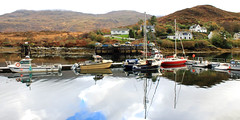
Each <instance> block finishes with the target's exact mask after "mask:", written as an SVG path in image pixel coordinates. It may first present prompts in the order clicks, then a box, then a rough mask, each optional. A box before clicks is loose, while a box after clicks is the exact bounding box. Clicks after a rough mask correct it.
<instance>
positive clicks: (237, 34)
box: [233, 32, 240, 40]
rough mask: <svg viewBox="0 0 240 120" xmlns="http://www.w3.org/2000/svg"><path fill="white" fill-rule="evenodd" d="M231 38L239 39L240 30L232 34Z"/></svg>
mask: <svg viewBox="0 0 240 120" xmlns="http://www.w3.org/2000/svg"><path fill="white" fill-rule="evenodd" d="M233 39H234V40H237V39H240V32H239V33H235V34H234V35H233Z"/></svg>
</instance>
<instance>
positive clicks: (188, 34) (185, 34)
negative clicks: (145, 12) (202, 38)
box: [111, 24, 240, 40]
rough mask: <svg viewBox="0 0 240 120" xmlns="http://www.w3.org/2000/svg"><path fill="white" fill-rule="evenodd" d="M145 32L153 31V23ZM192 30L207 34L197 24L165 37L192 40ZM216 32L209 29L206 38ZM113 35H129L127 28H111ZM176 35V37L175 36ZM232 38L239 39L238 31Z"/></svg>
mask: <svg viewBox="0 0 240 120" xmlns="http://www.w3.org/2000/svg"><path fill="white" fill-rule="evenodd" d="M146 28H147V29H146V32H149V31H151V32H152V33H155V26H154V25H148V26H146ZM140 30H142V26H141V27H140ZM193 32H198V33H205V34H207V32H208V31H207V29H206V28H205V27H201V26H200V25H199V24H195V25H192V26H191V27H190V28H189V30H187V31H186V30H185V31H180V30H178V31H176V33H175V35H167V36H166V38H167V39H171V40H174V39H177V40H193V39H194V37H193ZM214 34H216V32H213V31H211V32H210V33H209V34H208V39H211V38H212V37H213V35H214ZM115 35H129V29H128V28H113V29H111V36H113V37H114V36H115ZM175 37H176V38H175ZM125 39H127V40H135V39H134V38H125ZM233 39H234V40H238V39H240V32H239V33H235V34H234V35H233Z"/></svg>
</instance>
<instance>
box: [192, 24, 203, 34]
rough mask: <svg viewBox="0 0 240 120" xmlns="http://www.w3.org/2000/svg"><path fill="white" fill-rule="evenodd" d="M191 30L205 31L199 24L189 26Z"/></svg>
mask: <svg viewBox="0 0 240 120" xmlns="http://www.w3.org/2000/svg"><path fill="white" fill-rule="evenodd" d="M189 30H190V31H191V32H203V33H206V32H207V29H206V28H205V27H201V26H200V25H196V24H195V25H193V26H191V27H190V28H189Z"/></svg>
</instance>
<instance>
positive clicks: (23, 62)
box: [20, 61, 30, 64]
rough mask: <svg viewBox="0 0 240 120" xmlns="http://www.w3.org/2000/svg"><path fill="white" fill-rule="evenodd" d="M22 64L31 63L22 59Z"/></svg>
mask: <svg viewBox="0 0 240 120" xmlns="http://www.w3.org/2000/svg"><path fill="white" fill-rule="evenodd" d="M20 64H30V62H29V61H20Z"/></svg>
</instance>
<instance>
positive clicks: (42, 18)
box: [0, 10, 150, 32]
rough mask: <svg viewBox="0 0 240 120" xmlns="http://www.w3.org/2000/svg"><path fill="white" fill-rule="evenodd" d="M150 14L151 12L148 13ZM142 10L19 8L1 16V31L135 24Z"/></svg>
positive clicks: (70, 28)
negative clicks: (96, 12) (38, 9)
mask: <svg viewBox="0 0 240 120" xmlns="http://www.w3.org/2000/svg"><path fill="white" fill-rule="evenodd" d="M149 16H150V15H149ZM142 18H144V14H143V13H139V12H136V11H130V10H123V11H112V12H109V13H106V14H88V13H82V12H74V11H65V10H41V11H34V10H18V11H15V12H12V13H7V14H4V15H1V16H0V32H20V31H21V32H22V31H43V30H45V31H46V30H48V31H71V32H76V31H79V32H87V31H92V30H96V29H109V28H114V27H119V26H127V25H131V24H135V23H136V22H137V21H138V20H139V19H142Z"/></svg>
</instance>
